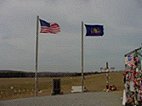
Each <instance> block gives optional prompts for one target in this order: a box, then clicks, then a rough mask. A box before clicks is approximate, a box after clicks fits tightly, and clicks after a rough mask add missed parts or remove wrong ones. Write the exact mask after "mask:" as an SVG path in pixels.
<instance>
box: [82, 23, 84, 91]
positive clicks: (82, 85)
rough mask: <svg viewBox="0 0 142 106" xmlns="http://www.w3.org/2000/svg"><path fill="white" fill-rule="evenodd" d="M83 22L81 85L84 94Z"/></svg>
mask: <svg viewBox="0 0 142 106" xmlns="http://www.w3.org/2000/svg"><path fill="white" fill-rule="evenodd" d="M83 25H84V24H83V21H82V22H81V76H82V79H81V84H82V92H84V37H83V36H84V34H83Z"/></svg>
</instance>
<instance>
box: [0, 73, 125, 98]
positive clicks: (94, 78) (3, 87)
mask: <svg viewBox="0 0 142 106" xmlns="http://www.w3.org/2000/svg"><path fill="white" fill-rule="evenodd" d="M58 78H59V77H58ZM53 79H54V78H39V84H38V86H39V96H45V95H51V91H52V80H53ZM60 79H61V91H62V92H63V94H68V93H70V92H71V87H72V86H75V85H81V77H60ZM110 84H111V85H112V84H114V85H115V86H116V87H117V90H118V91H122V89H123V73H122V72H112V73H110ZM84 85H85V86H86V88H87V89H88V91H89V92H98V91H104V89H105V85H106V77H105V73H102V74H94V75H87V76H85V79H84ZM32 96H34V78H0V100H5V99H15V98H24V97H32Z"/></svg>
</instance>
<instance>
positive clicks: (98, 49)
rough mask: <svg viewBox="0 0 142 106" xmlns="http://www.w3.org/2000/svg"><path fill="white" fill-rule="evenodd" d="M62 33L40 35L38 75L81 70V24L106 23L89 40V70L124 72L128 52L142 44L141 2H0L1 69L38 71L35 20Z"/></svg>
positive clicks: (86, 49) (86, 53)
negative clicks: (53, 24)
mask: <svg viewBox="0 0 142 106" xmlns="http://www.w3.org/2000/svg"><path fill="white" fill-rule="evenodd" d="M37 15H39V16H40V18H41V19H44V20H46V21H48V22H56V23H58V24H59V25H60V27H61V32H60V33H58V34H56V35H53V34H49V33H47V34H39V71H54V72H57V71H65V72H80V70H81V68H80V67H81V66H80V60H81V39H80V38H81V21H83V22H84V23H85V24H103V25H104V36H103V37H85V33H86V30H85V27H84V57H85V71H94V70H99V68H100V67H105V62H107V61H108V62H109V65H110V67H115V68H116V69H124V54H125V53H127V52H129V51H131V50H133V49H136V48H138V47H140V46H141V43H142V0H0V69H14V70H24V71H34V66H35V37H36V17H37Z"/></svg>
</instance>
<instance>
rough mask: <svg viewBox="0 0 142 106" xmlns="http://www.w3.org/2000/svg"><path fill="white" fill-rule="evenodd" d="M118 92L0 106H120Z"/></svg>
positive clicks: (35, 98)
mask: <svg viewBox="0 0 142 106" xmlns="http://www.w3.org/2000/svg"><path fill="white" fill-rule="evenodd" d="M121 96H122V95H121V93H120V92H108V93H107V92H93V93H91V92H88V93H75V94H67V95H56V96H44V97H34V98H25V99H16V100H8V101H0V106H122V102H121V101H122V100H121Z"/></svg>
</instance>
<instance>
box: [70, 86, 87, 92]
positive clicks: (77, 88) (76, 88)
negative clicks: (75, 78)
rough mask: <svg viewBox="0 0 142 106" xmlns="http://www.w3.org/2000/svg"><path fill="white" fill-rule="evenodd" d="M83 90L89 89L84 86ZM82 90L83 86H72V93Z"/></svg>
mask: <svg viewBox="0 0 142 106" xmlns="http://www.w3.org/2000/svg"><path fill="white" fill-rule="evenodd" d="M83 91H87V89H86V87H83ZM78 92H82V86H72V88H71V93H78Z"/></svg>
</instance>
